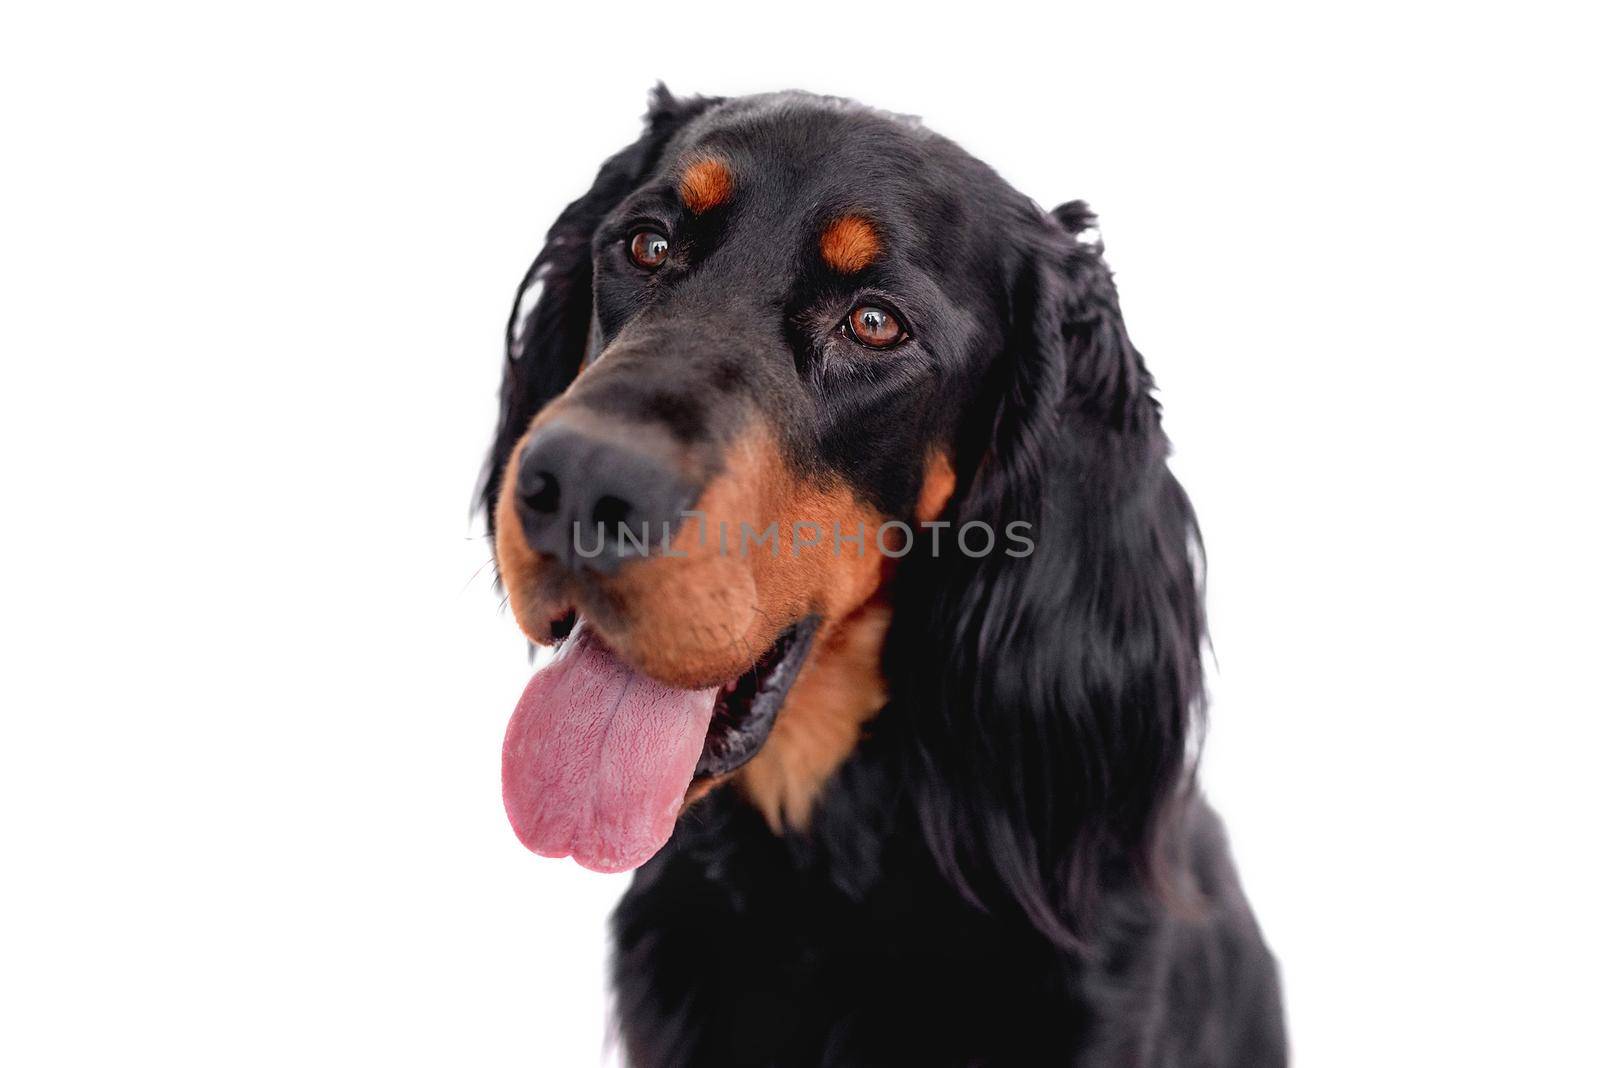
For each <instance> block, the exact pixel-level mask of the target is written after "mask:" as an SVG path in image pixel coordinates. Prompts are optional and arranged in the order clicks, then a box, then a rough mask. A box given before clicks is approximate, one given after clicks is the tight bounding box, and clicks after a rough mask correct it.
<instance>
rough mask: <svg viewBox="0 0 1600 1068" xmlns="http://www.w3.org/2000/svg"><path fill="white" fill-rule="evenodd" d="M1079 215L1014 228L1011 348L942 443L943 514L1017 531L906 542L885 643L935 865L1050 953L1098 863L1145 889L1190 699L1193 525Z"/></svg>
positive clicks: (1184, 786)
mask: <svg viewBox="0 0 1600 1068" xmlns="http://www.w3.org/2000/svg"><path fill="white" fill-rule="evenodd" d="M1035 210H1036V209H1035ZM1093 223H1094V217H1093V216H1092V215H1091V214H1090V213H1089V211H1088V209H1087V207H1086V206H1084V205H1083V204H1081V203H1079V202H1074V203H1072V204H1067V205H1063V206H1062V207H1060V208H1057V209H1056V210H1055V212H1053V213H1051V215H1050V216H1048V217H1045V216H1043V215H1042V214H1041V216H1040V217H1039V218H1038V219H1037V220H1030V221H1029V223H1028V224H1027V227H1026V229H1027V230H1028V231H1029V233H1030V235H1034V236H1031V237H1030V239H1029V242H1028V244H1029V247H1028V248H1027V249H1026V250H1025V252H1024V254H1023V256H1022V258H1021V263H1022V266H1021V267H1020V269H1019V270H1018V272H1017V277H1016V278H1015V279H1013V282H1012V290H1011V305H1012V317H1011V328H1010V336H1009V339H1008V342H1007V347H1006V351H1005V352H1004V353H1003V355H1002V356H1001V357H1000V358H999V360H998V361H997V363H996V364H995V366H994V368H993V370H992V372H991V374H990V376H989V380H988V382H987V385H986V387H985V394H986V399H985V400H984V401H983V402H982V403H980V404H978V405H976V406H975V412H974V416H973V418H971V419H970V420H969V421H968V423H967V425H966V426H965V427H964V428H963V430H962V432H961V433H960V435H959V437H958V441H957V445H956V452H957V458H956V460H957V462H956V466H957V474H958V486H957V496H956V498H955V503H954V504H953V505H952V506H951V509H950V512H949V513H947V515H946V518H948V519H950V520H952V521H953V523H954V524H955V525H956V526H957V527H959V526H961V525H964V524H967V523H972V522H985V523H988V524H989V525H990V527H992V528H993V529H994V530H995V531H996V533H997V535H998V536H999V537H1000V538H1001V542H1000V544H1002V545H1004V544H1005V540H1004V533H1003V532H1004V531H1005V529H1006V527H1007V525H1008V524H1011V523H1015V522H1018V521H1021V522H1025V523H1028V524H1030V534H1029V537H1031V538H1032V539H1033V541H1034V543H1035V548H1034V550H1033V552H1032V553H1031V555H1027V556H1024V557H1020V558H1014V557H1011V556H1008V555H1006V554H1005V553H1003V552H999V551H997V552H995V553H992V554H990V555H988V556H983V557H980V558H976V559H973V558H969V557H967V556H965V555H963V554H962V553H960V552H952V551H942V552H941V554H940V555H939V556H938V557H937V558H934V557H932V556H930V555H924V554H918V555H914V556H912V557H908V558H907V560H906V565H907V566H906V567H905V569H904V570H903V571H902V572H901V577H900V579H899V580H897V582H896V588H897V590H898V591H899V592H898V593H897V605H896V612H895V624H894V629H893V632H892V633H891V637H890V643H889V649H888V653H887V657H886V666H887V668H888V670H889V672H890V677H891V687H892V689H891V692H893V693H894V694H895V704H896V708H897V710H898V713H899V714H900V715H901V716H902V717H903V718H904V722H905V728H906V733H907V737H908V745H907V746H906V748H907V749H908V750H909V752H910V754H911V759H910V765H909V767H908V768H907V777H908V780H909V783H910V787H909V788H910V791H911V796H912V801H913V803H914V805H915V806H916V809H917V814H918V817H919V819H920V822H921V824H922V827H923V831H924V834H925V836H926V838H927V840H928V842H929V845H930V846H931V848H932V851H933V853H934V855H935V857H936V859H937V860H938V862H939V864H940V866H941V868H942V869H943V870H944V871H945V873H946V875H947V877H949V878H951V879H952V880H953V881H954V882H955V883H956V885H957V886H958V887H960V888H961V890H962V891H963V893H965V894H966V895H967V896H968V897H969V898H971V899H972V900H973V901H975V902H976V903H978V904H980V905H982V906H984V907H987V908H989V909H990V910H991V911H996V910H1012V911H1020V914H1021V915H1022V916H1023V917H1025V919H1026V921H1027V922H1029V923H1031V924H1032V925H1033V926H1034V927H1035V928H1037V929H1038V930H1039V931H1041V932H1042V933H1044V934H1046V935H1047V936H1048V937H1050V938H1051V939H1052V940H1054V941H1055V942H1056V943H1057V944H1059V945H1062V946H1064V947H1074V946H1076V947H1082V946H1083V945H1084V944H1085V943H1086V942H1088V941H1089V940H1090V938H1091V936H1092V930H1093V924H1094V911H1095V910H1094V905H1095V900H1096V898H1097V896H1098V895H1099V892H1100V891H1101V890H1102V889H1103V888H1104V887H1105V885H1106V884H1107V883H1108V881H1109V880H1111V879H1112V878H1115V877H1116V876H1115V874H1114V873H1118V872H1120V873H1123V874H1124V875H1128V876H1133V877H1144V878H1146V879H1153V880H1155V881H1156V882H1157V883H1158V884H1159V883H1160V881H1161V880H1160V876H1161V866H1160V864H1159V858H1160V857H1161V854H1162V849H1163V842H1162V833H1163V828H1164V823H1165V820H1166V817H1167V815H1168V813H1169V812H1170V811H1171V810H1172V808H1173V802H1174V801H1175V799H1177V798H1178V797H1179V796H1180V795H1182V794H1183V793H1185V792H1186V791H1187V790H1188V789H1189V783H1190V766H1191V761H1190V755H1191V754H1190V753H1189V752H1188V748H1189V745H1190V743H1191V742H1192V741H1193V740H1194V739H1195V738H1196V737H1197V728H1198V722H1197V720H1198V719H1199V717H1200V716H1201V715H1202V707H1201V706H1202V686H1203V683H1202V673H1201V659H1200V658H1201V643H1202V642H1203V640H1204V626H1205V624H1204V618H1203V608H1202V599H1201V591H1200V571H1201V562H1200V560H1201V557H1200V546H1199V536H1198V532H1197V530H1196V527H1195V523H1194V517H1193V514H1192V513H1191V511H1190V507H1189V502H1188V500H1187V498H1186V497H1185V495H1184V493H1183V490H1182V488H1181V487H1180V486H1179V485H1178V483H1177V481H1176V480H1175V479H1174V478H1173V476H1172V475H1171V473H1170V472H1169V471H1168V469H1167V464H1166V456H1167V449H1168V446H1167V440H1166V437H1165V435H1164V434H1163V432H1162V430H1161V419H1160V406H1159V404H1158V403H1157V402H1156V400H1155V398H1154V397H1153V396H1152V395H1151V391H1152V382H1151V379H1150V376H1149V374H1148V372H1147V371H1146V370H1145V366H1144V361H1143V360H1142V359H1141V357H1140V356H1139V353H1138V352H1137V351H1136V350H1135V349H1134V347H1133V345H1132V344H1131V343H1130V342H1129V340H1128V335H1127V331H1126V330H1125V328H1124V326H1123V322H1122V315H1121V311H1120V309H1119V306H1118V302H1117V295H1116V289H1115V287H1114V286H1113V284H1112V281H1111V275H1110V272H1109V271H1108V270H1107V268H1106V266H1105V264H1104V262H1103V261H1102V259H1101V249H1100V246H1099V244H1098V242H1095V243H1090V242H1088V241H1086V240H1084V239H1083V238H1084V237H1085V236H1087V235H1085V234H1084V231H1085V230H1087V228H1088V227H1090V226H1092V225H1093ZM946 540H948V539H946Z"/></svg>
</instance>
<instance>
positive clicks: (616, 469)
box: [516, 422, 698, 575]
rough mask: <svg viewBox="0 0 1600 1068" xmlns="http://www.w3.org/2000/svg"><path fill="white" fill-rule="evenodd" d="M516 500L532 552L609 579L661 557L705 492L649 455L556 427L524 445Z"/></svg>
mask: <svg viewBox="0 0 1600 1068" xmlns="http://www.w3.org/2000/svg"><path fill="white" fill-rule="evenodd" d="M516 493H517V515H518V516H519V517H520V518H521V520H522V530H523V533H524V534H525V535H526V536H527V539H528V544H529V545H530V546H531V547H533V548H534V549H536V550H538V551H539V552H542V553H549V554H550V555H552V556H555V557H557V558H559V559H560V560H562V561H563V562H564V563H566V564H567V566H569V567H581V568H588V569H590V570H592V571H598V572H600V573H602V574H607V575H609V574H612V573H614V572H615V571H616V569H617V568H618V567H621V566H622V565H623V564H624V563H626V562H627V561H629V560H632V559H637V558H639V557H643V556H645V555H647V554H649V553H652V552H655V553H659V552H661V551H662V547H663V545H665V544H666V542H667V541H668V540H670V538H671V536H672V533H673V532H674V531H676V530H677V528H678V526H679V525H680V524H681V522H682V520H683V511H684V510H685V509H687V508H689V507H691V506H692V505H693V504H694V502H695V498H696V496H697V495H698V488H697V487H696V486H694V485H692V484H691V483H690V482H689V480H688V479H686V478H685V477H684V476H683V475H681V474H679V473H678V472H676V471H674V470H673V469H672V468H671V467H670V466H668V465H667V464H666V463H664V462H663V461H660V460H657V459H655V458H653V457H651V456H650V455H648V454H646V453H644V452H641V451H635V450H634V449H630V448H627V447H625V446H622V445H619V444H617V443H615V442H612V441H607V440H605V439H603V438H599V437H596V436H594V435H593V434H590V433H587V432H585V431H583V430H580V429H578V428H576V427H573V426H570V425H566V424H563V423H561V422H554V423H551V424H550V425H548V426H545V427H541V428H540V429H539V430H538V431H537V432H535V434H534V435H533V437H531V438H529V439H528V443H527V444H526V445H524V446H523V448H522V459H521V460H520V461H519V463H518V466H517V484H516Z"/></svg>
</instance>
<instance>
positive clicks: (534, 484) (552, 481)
mask: <svg viewBox="0 0 1600 1068" xmlns="http://www.w3.org/2000/svg"><path fill="white" fill-rule="evenodd" d="M519 488H520V490H521V493H522V505H523V507H524V508H527V509H528V510H529V511H530V512H538V513H540V514H541V515H550V514H551V513H553V512H554V511H555V510H556V509H557V508H559V507H561V483H560V481H559V480H557V478H556V476H555V475H552V474H551V473H550V472H548V471H538V472H534V473H533V474H532V475H527V476H524V477H523V479H522V486H521V487H519Z"/></svg>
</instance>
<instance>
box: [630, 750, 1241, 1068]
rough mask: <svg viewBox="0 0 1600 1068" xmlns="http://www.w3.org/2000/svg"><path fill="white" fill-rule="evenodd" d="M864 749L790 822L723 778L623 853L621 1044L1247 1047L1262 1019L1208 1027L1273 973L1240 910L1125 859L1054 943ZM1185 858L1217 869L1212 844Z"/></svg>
mask: <svg viewBox="0 0 1600 1068" xmlns="http://www.w3.org/2000/svg"><path fill="white" fill-rule="evenodd" d="M881 759H882V758H881V754H880V753H878V752H876V751H875V747H873V746H871V745H870V744H869V745H868V746H866V747H864V749H863V751H862V752H861V753H859V754H858V755H857V756H856V757H855V758H853V759H852V760H851V761H850V762H849V763H848V764H847V765H846V766H845V767H844V768H843V769H842V771H841V773H840V775H839V776H838V778H837V779H836V780H835V781H834V783H833V784H832V785H831V787H830V789H829V791H828V792H827V793H826V794H825V795H824V797H823V798H822V800H821V802H820V804H819V808H818V810H817V813H816V819H815V821H814V822H813V824H812V826H811V829H810V833H809V834H808V835H806V836H789V837H783V838H780V837H777V836H774V835H773V834H772V832H771V830H770V829H769V827H768V826H767V824H766V823H765V822H764V820H763V819H762V818H761V816H760V815H759V814H758V813H757V812H755V810H753V809H752V808H750V807H749V806H748V805H747V804H745V803H744V802H743V801H741V800H740V799H739V797H738V796H737V795H736V794H734V793H732V792H728V791H725V792H723V793H721V794H718V795H714V796H713V797H711V798H708V799H707V801H706V802H704V803H702V805H701V806H700V810H699V811H697V812H696V813H694V814H692V815H690V816H688V817H686V819H685V820H684V822H683V823H682V824H680V826H679V829H678V832H677V834H676V835H675V836H674V838H673V841H672V842H671V843H670V844H669V845H668V847H667V848H666V849H665V850H664V851H663V852H662V853H661V854H659V855H658V856H657V857H655V858H654V859H653V860H652V861H651V862H650V863H649V864H648V865H646V866H645V867H644V868H643V869H641V870H640V871H639V873H638V875H637V876H636V878H635V881H634V884H633V886H632V887H631V888H630V890H629V891H628V893H627V894H626V896H625V897H624V899H623V901H622V903H621V905H620V906H619V908H618V910H617V913H616V916H615V917H614V919H613V932H614V936H615V942H616V949H615V956H614V959H613V978H614V983H615V987H616V995H617V1003H616V1013H617V1018H618V1023H619V1025H620V1028H621V1031H622V1035H623V1040H624V1044H625V1047H626V1049H627V1050H628V1053H629V1058H630V1063H631V1064H633V1065H635V1066H636V1068H657V1066H666V1065H715V1066H737V1065H795V1066H799V1065H806V1066H815V1065H902V1064H915V1065H919V1066H921V1065H928V1066H932V1065H1038V1064H1079V1065H1101V1064H1106V1065H1111V1064H1115V1065H1166V1064H1178V1063H1181V1064H1184V1065H1216V1066H1219V1068H1220V1066H1232V1065H1239V1066H1243V1065H1246V1064H1253V1063H1256V1062H1254V1061H1252V1060H1251V1059H1250V1058H1251V1057H1252V1056H1253V1054H1252V1053H1251V1052H1250V1051H1251V1049H1252V1048H1255V1047H1254V1046H1253V1044H1254V1043H1256V1042H1261V1043H1270V1042H1271V1041H1272V1036H1271V1035H1269V1034H1263V1035H1260V1036H1256V1037H1254V1038H1252V1037H1251V1036H1249V1035H1246V1036H1244V1037H1243V1039H1242V1044H1236V1041H1235V1038H1228V1039H1227V1040H1226V1046H1227V1048H1223V1041H1224V1040H1223V1037H1222V1031H1221V1029H1219V1028H1217V1027H1216V1026H1215V1022H1216V1020H1218V1019H1220V1018H1221V1017H1220V1015H1219V1014H1221V1013H1223V1012H1226V1011H1227V1010H1226V1008H1225V1005H1226V1004H1227V1003H1230V1002H1233V999H1234V998H1235V997H1237V998H1238V999H1239V1001H1240V1002H1248V1001H1249V1000H1250V999H1252V998H1259V997H1260V992H1259V991H1258V990H1255V989H1253V984H1256V983H1259V982H1261V981H1264V980H1263V978H1262V977H1263V976H1265V977H1266V979H1270V978H1271V968H1270V962H1269V961H1268V960H1267V959H1266V958H1265V957H1264V956H1262V958H1261V961H1260V962H1258V961H1257V960H1256V956H1257V955H1258V954H1264V950H1261V949H1259V939H1258V936H1256V935H1255V933H1254V925H1253V922H1251V921H1250V920H1249V917H1248V914H1247V913H1244V914H1236V913H1235V912H1234V910H1232V909H1230V908H1228V907H1227V905H1226V901H1225V900H1218V901H1215V902H1211V901H1208V902H1206V904H1205V906H1204V908H1203V909H1202V911H1201V913H1200V914H1197V916H1196V919H1195V921H1194V922H1179V921H1175V920H1173V919H1172V918H1171V917H1170V916H1169V915H1168V914H1167V913H1166V912H1165V911H1164V910H1162V909H1159V908H1154V907H1151V905H1152V903H1151V902H1149V901H1148V899H1147V898H1146V897H1145V895H1144V893H1143V892H1142V891H1139V890H1137V889H1136V888H1135V887H1136V885H1137V884H1136V882H1135V881H1134V880H1132V879H1130V880H1128V883H1127V885H1126V887H1125V888H1124V889H1121V890H1113V891H1112V892H1111V893H1110V894H1109V895H1108V896H1107V898H1106V899H1105V902H1104V906H1105V918H1106V923H1105V924H1104V926H1103V928H1102V930H1103V931H1104V932H1105V939H1104V942H1103V944H1101V945H1099V946H1097V947H1095V949H1094V950H1093V951H1092V952H1091V953H1090V954H1089V955H1084V954H1076V953H1069V952H1065V951H1063V950H1061V949H1059V948H1058V947H1056V946H1053V945H1051V944H1050V943H1048V942H1047V941H1045V940H1044V939H1043V938H1041V937H1040V935H1039V934H1038V933H1037V931H1036V930H1034V929H1033V928H1032V927H1031V926H1029V925H1028V924H1027V923H1026V922H1024V921H1023V920H1022V919H1021V918H1020V917H1013V918H1007V917H1002V916H996V915H989V914H985V913H983V912H981V911H979V910H978V909H976V908H974V907H973V906H971V905H970V904H969V903H967V902H966V901H965V900H964V899H963V898H962V897H961V895H960V894H959V893H958V892H957V891H955V890H954V889H953V888H952V887H951V886H950V885H949V883H948V882H947V881H946V880H945V879H944V878H943V877H942V876H941V875H940V874H939V873H938V871H937V870H936V868H935V866H934V864H933V861H932V859H931V857H930V856H929V855H928V853H927V851H926V849H925V847H924V846H923V844H922V839H921V835H920V832H919V831H918V828H917V827H916V826H915V825H914V821H913V819H912V817H911V815H910V813H909V812H907V811H906V810H905V808H904V806H902V804H901V803H900V802H899V801H898V800H897V798H896V793H897V791H896V790H895V788H894V785H893V777H892V773H891V772H890V771H889V770H888V769H887V768H885V767H884V766H883V765H882V763H880V760H881ZM869 814H870V815H869ZM831 817H837V818H831ZM1200 846H1201V848H1203V849H1207V850H1210V847H1209V845H1208V844H1207V843H1200ZM1212 852H1214V851H1212ZM1198 860H1199V862H1200V865H1201V866H1202V867H1206V868H1214V869H1216V870H1215V871H1206V872H1200V873H1199V874H1200V875H1201V876H1202V877H1203V878H1202V881H1203V882H1205V883H1208V884H1209V883H1212V881H1213V878H1221V879H1223V880H1224V882H1223V883H1222V884H1218V885H1212V886H1207V887H1205V888H1204V889H1205V890H1206V891H1207V893H1212V892H1215V891H1219V890H1225V889H1226V885H1227V883H1226V880H1227V879H1231V870H1230V869H1228V868H1227V867H1226V865H1227V860H1226V856H1225V854H1221V853H1217V854H1216V855H1215V856H1212V855H1206V856H1203V857H1200V858H1198ZM1226 896H1227V895H1226V894H1225V893H1224V894H1221V895H1220V897H1221V898H1223V899H1225V898H1226ZM1091 958H1092V959H1091ZM1235 1004H1237V1002H1235ZM1259 1048H1268V1047H1267V1046H1262V1047H1259Z"/></svg>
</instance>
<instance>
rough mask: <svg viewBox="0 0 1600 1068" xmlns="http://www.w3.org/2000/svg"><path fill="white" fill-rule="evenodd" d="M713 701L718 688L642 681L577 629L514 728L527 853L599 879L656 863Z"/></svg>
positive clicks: (507, 776)
mask: <svg viewBox="0 0 1600 1068" xmlns="http://www.w3.org/2000/svg"><path fill="white" fill-rule="evenodd" d="M716 699H717V689H716V687H712V688H711V689H708V690H679V689H674V688H673V687H671V686H663V685H662V684H661V683H659V682H656V681H655V680H654V679H651V678H649V677H648V676H645V675H641V674H639V673H638V672H637V671H634V670H633V669H632V668H630V667H628V665H626V664H624V663H623V662H622V661H621V660H619V659H618V658H617V656H616V654H615V653H613V652H611V650H609V649H607V648H606V647H605V646H604V645H602V644H601V643H600V641H599V640H598V639H597V638H596V637H595V636H594V635H593V634H592V633H591V632H590V630H589V628H588V625H587V624H586V623H585V622H583V621H582V620H579V622H578V625H577V627H576V628H575V629H574V630H573V632H572V634H571V635H569V636H568V638H567V640H566V641H565V642H564V643H562V646H561V649H560V651H559V652H557V653H556V656H555V659H553V660H552V661H551V662H550V663H549V664H548V665H546V666H545V667H544V669H543V670H541V671H539V672H538V673H537V674H535V675H534V676H533V679H532V680H531V681H529V683H528V688H527V689H526V690H524V691H523V692H522V699H521V700H520V701H518V702H517V710H516V711H515V712H513V713H512V715H511V725H510V726H509V727H507V728H506V742H505V749H504V751H503V753H502V756H501V790H502V792H503V794H504V797H505V803H506V815H508V816H510V817H511V826H512V828H513V829H514V830H515V831H516V832H517V837H518V838H520V839H521V840H522V844H523V845H525V846H527V847H528V848H529V849H531V850H533V851H534V852H535V853H538V854H540V855H541V856H546V857H565V856H571V857H572V858H573V859H574V860H576V861H577V862H578V863H579V864H582V865H583V866H584V867H585V868H589V869H591V870H593V871H603V872H615V871H627V870H628V869H629V868H636V867H638V866H639V865H640V864H643V863H644V862H645V861H647V860H649V859H650V857H651V856H653V855H654V854H655V852H656V851H657V850H659V849H660V848H661V847H662V846H663V845H665V844H666V841H667V839H668V838H669V837H670V836H671V835H672V826H673V823H674V821H675V820H676V819H677V816H678V808H679V806H680V805H682V803H683V794H684V791H685V790H687V789H688V788H689V781H690V779H691V778H692V777H693V776H694V768H695V762H696V761H697V760H698V759H699V756H700V749H701V747H702V745H703V744H704V743H705V738H706V731H707V730H708V729H709V728H710V725H711V712H712V709H713V707H714V706H715V704H716Z"/></svg>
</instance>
